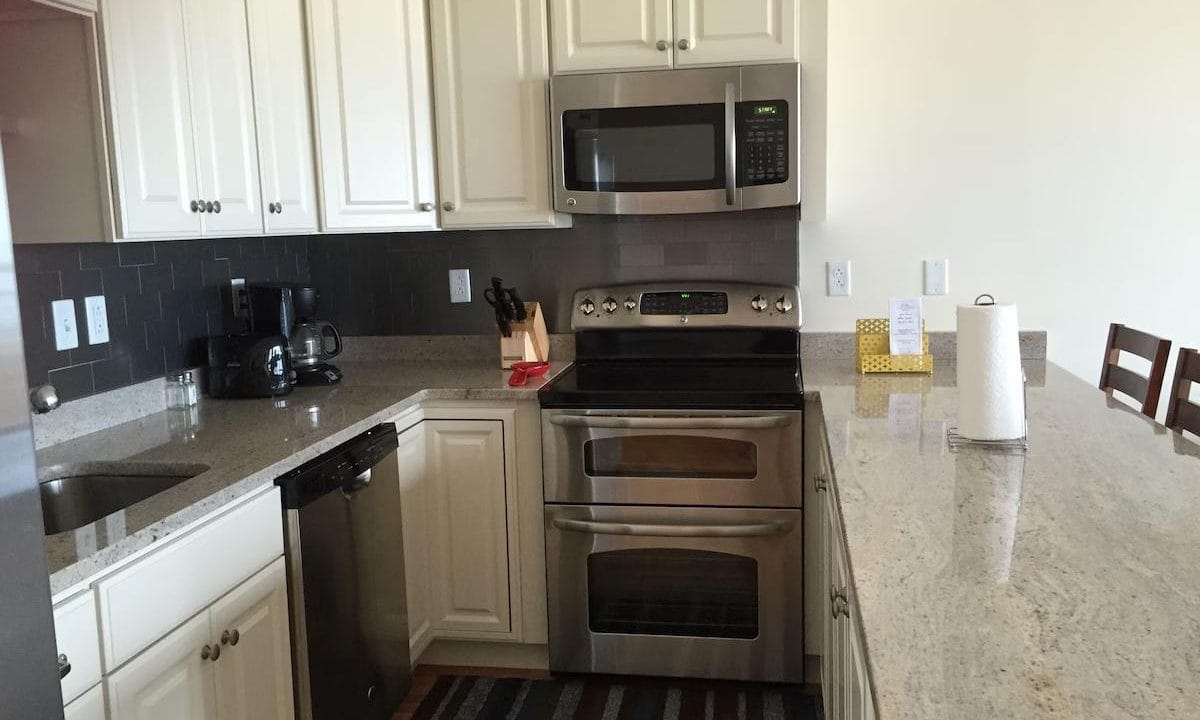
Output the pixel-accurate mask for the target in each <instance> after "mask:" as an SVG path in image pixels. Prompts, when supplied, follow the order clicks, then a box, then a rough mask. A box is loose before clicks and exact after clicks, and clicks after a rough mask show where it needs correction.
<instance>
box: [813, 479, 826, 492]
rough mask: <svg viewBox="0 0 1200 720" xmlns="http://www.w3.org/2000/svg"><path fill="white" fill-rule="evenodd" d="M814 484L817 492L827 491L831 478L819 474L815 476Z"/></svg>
mask: <svg viewBox="0 0 1200 720" xmlns="http://www.w3.org/2000/svg"><path fill="white" fill-rule="evenodd" d="M813 484H814V485H816V487H817V492H825V491H826V490H828V489H829V478H827V477H825V476H824V475H818V476H816V477H815V478H813Z"/></svg>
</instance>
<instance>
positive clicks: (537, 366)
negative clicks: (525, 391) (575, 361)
mask: <svg viewBox="0 0 1200 720" xmlns="http://www.w3.org/2000/svg"><path fill="white" fill-rule="evenodd" d="M549 369H550V363H548V362H518V363H513V366H512V375H510V376H509V378H508V384H509V385H511V386H513V387H522V386H523V385H525V383H527V382H529V378H531V377H541V376H543V375H545V374H546V371H547V370H549Z"/></svg>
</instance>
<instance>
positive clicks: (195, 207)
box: [192, 200, 200, 212]
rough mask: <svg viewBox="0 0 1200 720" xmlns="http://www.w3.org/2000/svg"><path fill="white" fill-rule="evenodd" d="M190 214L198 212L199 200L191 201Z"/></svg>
mask: <svg viewBox="0 0 1200 720" xmlns="http://www.w3.org/2000/svg"><path fill="white" fill-rule="evenodd" d="M192 212H200V201H199V200H193V201H192Z"/></svg>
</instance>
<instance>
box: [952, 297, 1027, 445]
mask: <svg viewBox="0 0 1200 720" xmlns="http://www.w3.org/2000/svg"><path fill="white" fill-rule="evenodd" d="M980 297H982V296H980ZM988 297H991V296H990V295H989V296H988ZM1021 388H1022V391H1023V392H1024V393H1025V400H1024V405H1025V434H1024V435H1022V436H1021V437H1019V438H1015V439H1013V440H972V439H971V438H965V437H963V436H962V435H959V434H958V428H957V427H951V428H949V429H948V430H946V442H947V443H948V444H949V445H950V452H954V451H956V450H960V449H962V448H964V447H971V448H980V449H983V450H991V451H994V452H1002V453H1006V454H1009V455H1016V454H1019V453H1025V452H1028V451H1029V376H1028V375H1026V374H1025V370H1024V369H1022V370H1021Z"/></svg>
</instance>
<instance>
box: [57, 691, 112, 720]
mask: <svg viewBox="0 0 1200 720" xmlns="http://www.w3.org/2000/svg"><path fill="white" fill-rule="evenodd" d="M64 714H65V715H66V718H65V720H105V718H106V717H108V713H107V712H106V711H105V708H104V686H103V685H96V686H95V687H93V688H92V689H91V690H88V691H87V692H85V693H84V694H83V695H82V696H80V697H79V699H77V700H76V701H75V702H73V703H71V704H69V705H67V706H66V708H64Z"/></svg>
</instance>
